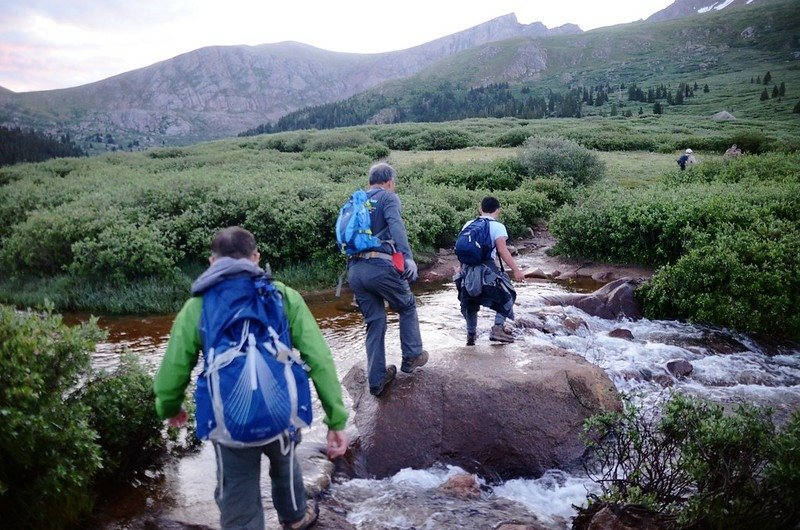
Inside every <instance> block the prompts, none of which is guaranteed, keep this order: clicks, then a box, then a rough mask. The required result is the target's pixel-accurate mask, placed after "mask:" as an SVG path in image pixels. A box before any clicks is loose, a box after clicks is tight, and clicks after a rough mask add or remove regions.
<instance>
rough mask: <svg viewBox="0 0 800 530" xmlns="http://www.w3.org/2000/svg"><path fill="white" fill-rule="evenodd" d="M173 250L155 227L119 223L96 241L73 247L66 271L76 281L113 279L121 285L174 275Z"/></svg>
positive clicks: (91, 240)
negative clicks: (128, 281) (130, 281)
mask: <svg viewBox="0 0 800 530" xmlns="http://www.w3.org/2000/svg"><path fill="white" fill-rule="evenodd" d="M173 249H174V246H173V245H172V244H170V242H169V241H168V239H167V238H166V237H165V234H163V233H162V232H161V231H160V230H159V229H158V228H157V227H156V226H153V225H150V226H136V225H134V224H131V223H126V222H118V223H116V224H114V225H111V226H107V227H106V228H104V229H103V230H102V231H100V232H99V233H98V234H97V235H96V236H94V237H84V238H83V239H81V240H80V241H77V242H75V243H73V245H72V249H71V251H72V256H73V259H72V263H70V264H69V267H68V268H67V270H68V271H69V272H70V274H72V275H73V276H75V277H77V278H96V279H101V278H103V279H110V280H112V281H116V282H119V283H123V282H125V281H127V280H135V279H141V278H147V277H156V278H165V277H169V276H171V275H173V274H175V272H176V270H175V261H176V257H177V256H176V252H175V251H174V250H173Z"/></svg>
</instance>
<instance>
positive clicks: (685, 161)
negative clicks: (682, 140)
mask: <svg viewBox="0 0 800 530" xmlns="http://www.w3.org/2000/svg"><path fill="white" fill-rule="evenodd" d="M696 163H697V159H696V158H695V157H694V152H693V151H692V150H691V149H687V150H686V151H684V152H683V154H682V155H681V156H680V158H678V165H679V166H680V167H681V171H683V170H685V169H686V166H690V165H692V164H696Z"/></svg>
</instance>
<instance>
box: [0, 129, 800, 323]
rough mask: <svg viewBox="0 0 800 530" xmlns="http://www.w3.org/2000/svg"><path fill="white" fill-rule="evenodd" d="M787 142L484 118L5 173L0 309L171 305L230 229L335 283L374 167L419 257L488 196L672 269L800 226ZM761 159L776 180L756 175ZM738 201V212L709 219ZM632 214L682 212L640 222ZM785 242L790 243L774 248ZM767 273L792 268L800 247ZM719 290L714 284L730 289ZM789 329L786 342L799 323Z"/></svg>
mask: <svg viewBox="0 0 800 530" xmlns="http://www.w3.org/2000/svg"><path fill="white" fill-rule="evenodd" d="M799 121H800V120H799ZM762 125H763V124H762ZM556 136H557V137H558V138H560V139H558V138H556V139H555V140H548V139H552V138H553V137H556ZM527 138H531V140H526V139H527ZM531 142H534V144H536V143H537V142H538V144H537V145H538V147H537V146H536V145H534V144H532V143H531ZM734 142H738V143H739V144H740V145H742V146H745V147H747V148H748V150H749V151H750V152H751V153H756V152H759V153H761V152H764V153H767V154H765V155H759V156H756V155H750V156H746V157H743V159H742V160H741V161H736V162H735V163H736V164H741V166H740V167H741V169H742V171H744V172H745V173H746V174H747V175H749V176H748V177H747V178H744V179H743V180H741V181H738V182H730V180H731V177H730V175H729V174H728V173H729V172H730V171H728V170H729V164H725V163H723V162H722V153H723V152H724V150H725V149H726V148H727V147H728V146H729V145H730V144H731V143H734ZM688 146H691V147H692V148H693V149H694V151H695V152H696V154H697V157H698V159H699V160H700V164H699V165H698V166H697V167H695V168H692V170H691V171H687V172H685V174H686V175H700V174H701V173H702V174H703V175H704V177H703V179H704V181H703V182H691V181H686V182H684V181H680V180H676V179H678V177H680V173H681V172H680V171H678V167H677V164H676V162H675V159H676V158H677V156H678V154H679V153H680V152H681V151H682V150H683V149H684V148H685V147H688ZM791 150H792V145H791V143H788V142H787V141H786V140H785V138H784V136H783V135H782V134H773V133H772V131H770V130H768V129H767V128H766V127H763V126H761V127H750V128H747V127H742V124H740V123H738V122H714V121H712V120H710V119H707V118H699V117H694V118H692V119H690V120H687V119H685V118H684V117H675V116H645V117H633V118H620V117H613V118H611V117H606V118H603V117H592V118H587V119H559V120H519V119H513V118H502V119H492V118H487V119H468V120H463V121H458V122H445V123H431V124H410V123H409V124H394V125H375V126H359V127H349V128H342V129H333V130H326V131H313V130H310V131H294V132H286V133H279V134H271V135H261V136H253V137H243V138H236V139H227V140H221V141H216V142H208V143H203V144H197V145H194V146H189V147H168V148H162V149H154V150H150V151H146V152H142V153H121V152H117V153H111V154H108V155H104V156H99V157H93V158H78V159H57V160H51V161H48V162H43V163H38V164H23V165H17V166H11V167H6V168H2V169H0V241H2V249H1V250H0V262H2V271H3V273H2V274H0V301H3V302H5V303H10V304H16V305H23V306H39V305H42V304H43V303H44V301H45V300H50V301H52V302H53V303H54V305H55V307H56V308H58V309H62V310H63V309H82V310H93V311H101V312H111V313H139V312H169V311H174V310H176V309H177V308H178V307H179V306H180V304H181V303H182V301H183V299H184V298H185V293H186V292H187V290H188V286H189V284H190V283H191V280H192V279H193V278H194V277H195V276H196V275H197V274H198V273H199V272H200V271H201V270H202V269H203V267H204V266H205V263H206V259H207V255H208V245H209V241H210V238H211V236H212V235H213V233H214V232H215V231H216V230H217V229H219V228H220V227H223V226H227V225H232V224H237V225H241V226H244V227H245V228H247V229H249V230H251V231H252V232H253V233H254V234H255V235H256V238H257V241H258V242H259V250H260V251H261V254H262V256H264V257H265V260H267V261H268V262H269V265H270V266H271V267H272V269H273V270H274V272H275V275H276V276H277V277H278V278H280V279H283V280H285V281H287V282H288V283H290V284H293V285H296V286H298V287H299V288H301V289H304V290H309V289H324V288H330V287H331V286H333V285H334V284H335V279H336V277H337V276H338V275H339V274H340V273H341V271H342V270H343V269H344V264H345V261H344V258H343V257H342V256H341V254H339V252H338V251H337V249H336V247H335V242H334V236H333V225H334V221H335V219H336V216H337V214H338V209H339V207H340V206H341V204H342V203H343V202H344V200H345V199H346V198H347V196H348V195H349V194H350V193H352V191H354V190H355V189H356V188H358V187H363V186H365V184H366V182H365V181H366V173H367V169H368V168H369V166H370V165H371V164H372V163H374V162H375V161H376V160H378V159H386V160H388V161H389V162H390V163H392V164H393V165H395V166H396V167H397V169H398V171H399V175H400V176H399V185H398V191H399V194H400V197H401V199H402V201H403V207H404V212H405V213H404V215H405V219H406V223H407V226H408V230H409V237H410V240H411V243H412V246H413V248H414V250H415V252H416V253H417V259H418V260H419V261H420V262H425V261H426V260H428V259H429V257H430V256H431V255H432V253H433V252H435V250H436V249H437V248H441V247H447V246H450V245H452V244H453V241H454V238H455V236H456V235H457V233H458V230H459V228H460V226H461V225H462V224H463V222H464V221H465V220H466V219H469V218H470V217H472V216H473V215H474V212H475V208H476V205H477V204H478V202H479V200H480V198H481V197H483V196H484V195H486V194H488V193H493V194H495V195H497V196H498V197H499V198H500V200H501V201H502V202H503V204H504V219H505V221H506V223H507V226H508V228H509V231H510V234H511V236H512V237H519V236H523V235H525V234H526V233H527V229H528V227H530V226H532V225H533V224H534V223H536V222H537V221H539V220H541V219H545V220H550V221H551V224H553V227H554V230H553V231H554V233H555V235H557V236H558V237H560V238H561V242H560V244H559V247H558V248H559V250H560V251H561V252H564V253H565V254H569V255H581V256H583V257H586V258H590V259H601V260H608V261H615V260H622V261H627V262H639V263H644V264H648V265H654V266H659V267H669V266H673V265H675V264H676V263H677V262H678V260H680V259H681V258H682V257H683V256H685V255H686V253H688V252H689V251H690V249H693V248H695V247H694V246H693V245H695V244H697V242H698V241H700V240H701V239H703V238H706V240H704V241H705V244H707V245H712V244H715V240H713V238H714V237H716V235H718V234H722V233H723V232H724V231H725V230H733V229H747V230H751V229H753V227H754V226H755V223H756V221H758V222H759V223H762V222H766V223H769V222H771V220H774V221H775V222H777V223H784V225H785V226H784V225H781V226H783V228H784V229H785V230H788V233H789V234H796V233H797V221H798V218H797V215H795V214H793V213H792V211H793V210H792V208H793V207H795V206H797V208H795V209H794V211H800V203H798V202H797V174H798V171H797V155H792V154H788V153H790V152H791ZM785 152H788V153H785ZM762 159H763V160H769V163H768V164H767V167H769V168H771V169H772V172H771V173H769V172H767V173H764V172H759V171H758V170H757V169H758V167H760V166H761V165H763V164H762V163H761V162H759V160H762ZM578 160H582V162H580V163H579V164H577V166H576V167H567V165H569V164H573V165H575V161H578ZM559 164H561V165H559ZM565 164H566V165H565ZM737 167H739V166H737ZM702 168H707V170H706V169H703V171H701V169H702ZM726 168H728V170H726ZM725 171H728V173H726V172H725ZM754 172H755V175H754V174H753V173H754ZM720 175H722V176H720ZM718 178H721V179H727V181H726V182H724V183H723V182H716V179H718ZM665 183H666V184H665ZM670 186H671V187H670ZM745 188H747V189H750V190H755V191H753V192H752V193H743V191H744V190H745ZM756 188H757V190H756ZM624 190H629V191H628V192H625V191H624ZM743 198H747V199H748V200H745V201H744V202H745V203H746V204H744V203H742V201H743ZM665 205H666V206H665ZM732 207H735V208H736V209H737V210H736V211H741V212H743V213H741V215H740V216H739V217H736V218H731V216H726V215H722V214H721V213H720V212H728V211H730V209H731V208H732ZM643 208H649V209H650V210H651V211H652V212H658V211H661V210H663V209H664V208H667V210H668V211H669V212H677V211H680V212H683V213H684V215H683V217H681V216H676V215H673V216H668V215H664V216H662V217H659V216H658V215H655V217H654V215H653V214H650V215H649V217H648V215H646V213H641V212H642V209H643ZM634 211H635V212H639V213H637V214H635V215H634V214H633V213H630V212H634ZM615 212H616V213H615ZM620 212H622V213H620ZM624 212H629V213H628V214H626V213H624ZM687 212H688V213H687ZM642 216H644V217H642ZM773 218H774V219H773ZM669 223H671V224H670V225H669V226H665V224H669ZM762 224H763V223H762ZM643 227H644V228H643ZM726 227H727V228H726ZM785 230H784V231H785ZM648 231H649V232H648ZM762 232H763V231H762ZM767 232H768V231H767ZM588 233H591V234H593V235H592V238H590V239H591V241H587V237H586V234H588ZM712 236H713V237H712ZM753 237H756V238H759V237H763V234H762V235H758V234H755V235H753ZM631 238H633V239H631ZM709 238H710V239H709ZM793 244H794V243H793V240H791V238H788V239H787V238H784V239H783V240H782V242H781V243H780V244H779V247H780V249H779V250H780V251H781V252H786V251H789V250H791V249H793V248H794V247H793V246H792V245H793ZM787 245H788V246H787ZM734 246H735V245H734ZM784 247H785V248H784ZM595 249H600V250H602V252H601V251H600V250H595ZM728 251H731V250H730V249H729V250H728ZM770 252H776V251H775V249H772V250H770ZM779 254H780V252H779ZM762 265H763V264H762ZM742 266H743V267H745V268H747V267H748V266H749V265H747V264H743V265H742ZM778 266H779V267H783V268H784V269H786V270H785V271H784V272H788V271H789V270H794V269H796V267H797V260H796V257H795V258H794V259H791V258H788V261H787V260H786V259H784V260H783V261H780V263H779V264H778ZM672 270H673V271H674V269H672ZM773 272H775V271H771V273H773ZM778 276H780V278H779V280H777V279H776V280H775V281H784V280H786V281H789V285H790V286H791V288H790V290H789V295H788V296H789V298H788V299H783V300H782V303H789V302H791V301H792V300H795V299H796V298H797V296H798V295H797V292H796V291H797V289H796V287H795V284H796V280H794V283H792V280H788V279H787V278H785V277H784V276H783V275H781V274H778ZM770 277H772V276H770ZM673 281H677V282H680V281H681V280H680V279H674V280H673ZM731 281H735V278H729V279H728V282H729V283H730V282H731ZM712 283H713V282H712ZM654 285H660V284H658V283H657V282H654ZM720 285H722V287H720V286H717V287H715V288H719V289H722V288H724V286H725V285H727V284H726V283H725V282H724V281H723V282H722V283H721V284H720ZM785 286H786V285H784V287H785ZM698 288H699V289H703V287H698ZM784 291H785V289H784ZM649 293H650V297H651V298H650V299H651V300H655V299H656V295H655V294H653V291H650V292H649ZM706 294H707V293H706ZM751 295H752V296H755V294H754V293H751V294H749V295H748V296H751ZM659 296H661V298H663V297H664V296H666V295H664V294H663V293H661V294H660V295H659ZM792 297H794V298H792ZM762 298H763V296H762ZM773 302H775V301H774V300H773V301H771V302H770V303H773ZM714 303H723V302H722V301H717V302H714ZM655 305H656V304H655V303H654V306H655ZM689 305H691V304H689ZM658 307H659V308H660V309H659V311H658V312H657V313H654V314H658V315H660V316H670V314H671V313H674V314H675V316H679V317H682V318H694V317H695V316H696V315H695V314H694V313H693V309H691V307H688V306H687V307H681V308H680V310H678V308H675V307H671V306H669V304H667V303H665V302H663V300H662V302H660V303H659V304H658ZM774 312H775V309H774V308H773V309H771V310H770V311H768V312H767V313H768V314H769V315H772V314H773V313H774ZM718 313H724V312H718ZM702 314H703V315H705V314H707V312H706V313H702ZM715 315H716V313H715ZM703 318H704V319H706V320H710V321H715V322H717V323H721V324H730V325H734V326H738V327H740V328H743V329H746V330H752V331H766V328H768V327H769V324H768V323H769V320H770V318H771V317H770V318H768V317H764V318H761V317H759V319H757V320H758V321H759V322H761V324H758V325H754V324H752V323H747V324H743V323H739V322H738V321H737V322H727V321H725V319H721V318H719V316H718V315H717V316H713V317H703ZM786 325H787V326H788V329H789V330H790V331H789V332H788V335H790V336H793V335H794V336H796V333H797V331H796V330H797V329H798V328H797V323H790V324H786Z"/></svg>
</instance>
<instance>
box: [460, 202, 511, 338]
mask: <svg viewBox="0 0 800 530" xmlns="http://www.w3.org/2000/svg"><path fill="white" fill-rule="evenodd" d="M479 213H480V215H479V216H478V217H477V218H476V219H474V220H472V221H468V222H467V223H466V224H465V225H464V227H463V228H462V229H461V232H460V233H459V235H458V238H456V245H455V251H456V257H458V261H459V262H460V263H461V270H460V272H459V273H458V274H457V275H456V277H455V278H454V279H455V282H456V289H457V291H458V299H459V301H460V302H461V314H462V315H464V319H465V320H466V321H467V346H474V345H475V339H476V337H477V333H478V311H479V310H480V307H481V306H482V305H483V306H487V307H490V308H491V309H493V310H494V311H495V312H496V314H495V318H494V326H492V329H491V331H490V332H489V340H491V341H496V342H503V343H511V342H514V336H513V335H512V334H511V333H509V332H507V331H506V329H505V322H506V319H507V318H510V319H512V320H513V318H514V302H515V300H516V298H517V292H516V290H515V289H514V286H513V284H512V283H511V280H510V278H509V277H508V274H506V272H505V271H504V270H503V269H502V262H505V263H506V265H508V266H509V267H510V268H511V271H512V273H513V274H514V279H515V280H517V281H519V282H521V281H525V275H524V274H523V273H522V271H521V270H520V268H519V267H518V266H517V263H516V262H515V261H514V258H513V257H512V256H511V252H510V251H509V250H508V246H507V244H506V241H507V240H508V231H507V230H506V227H505V225H504V224H503V223H501V222H500V221H498V218H499V217H500V201H499V200H497V198H495V197H492V196H488V197H484V198H483V200H482V201H481V206H480V212H479ZM498 256H499V257H500V259H501V260H502V261H501V262H500V267H498V266H497V262H496V260H497V258H498Z"/></svg>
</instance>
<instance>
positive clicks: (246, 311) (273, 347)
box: [153, 227, 348, 530]
mask: <svg viewBox="0 0 800 530" xmlns="http://www.w3.org/2000/svg"><path fill="white" fill-rule="evenodd" d="M260 258H261V256H260V254H259V252H258V251H257V250H256V241H255V238H254V237H253V234H251V233H250V232H248V231H247V230H244V229H242V228H239V227H228V228H225V229H222V230H220V231H219V232H218V233H217V234H216V235H215V236H214V239H213V241H212V243H211V257H210V259H209V262H210V266H209V267H208V269H206V271H205V272H203V274H201V275H200V277H199V278H197V280H196V281H195V282H194V283H193V284H192V297H191V298H190V299H189V300H188V301H187V302H186V303H185V304H184V306H183V308H182V309H181V310H180V312H179V313H178V315H177V317H176V318H175V322H174V323H173V326H172V331H171V333H170V338H169V342H168V344H167V351H166V353H165V354H164V358H163V360H162V362H161V366H160V368H159V370H158V372H157V374H156V376H155V381H154V385H153V389H154V392H155V405H156V412H157V413H158V416H159V417H160V418H162V419H168V420H169V424H170V425H171V426H176V427H180V426H182V425H183V424H185V423H186V420H187V413H186V411H185V410H184V408H183V407H182V403H183V399H184V394H185V391H186V387H187V386H188V385H189V380H190V377H191V372H192V369H193V368H194V366H195V365H196V364H197V361H198V359H199V357H200V352H202V356H203V371H202V373H201V374H200V376H199V378H198V381H197V385H196V389H195V403H196V412H195V415H196V421H197V436H198V437H199V438H201V439H204V440H206V439H207V440H211V442H212V443H213V444H214V449H215V453H216V461H217V487H216V490H215V494H214V497H215V500H216V502H217V505H218V506H219V510H220V525H221V527H222V528H223V530H225V529H248V530H261V529H263V528H264V510H263V507H262V505H261V488H260V470H261V455H262V454H264V455H266V456H267V458H269V461H270V468H269V474H270V478H271V482H272V502H273V505H274V507H275V510H276V512H277V513H278V519H279V521H280V522H281V524H282V525H283V528H288V529H292V530H298V529H304V528H309V527H310V526H312V525H313V524H314V523H315V522H316V519H317V515H318V513H319V508H318V506H317V503H316V501H313V502H309V501H308V500H307V497H306V491H305V488H304V486H303V476H302V473H301V470H300V465H299V463H298V461H297V458H296V457H295V453H294V448H295V445H296V444H298V443H299V442H300V429H301V428H302V427H309V426H310V425H311V419H312V417H311V415H312V405H311V391H310V387H309V378H310V379H311V380H312V381H313V382H314V386H315V388H316V390H317V395H318V396H319V400H320V402H321V403H322V408H323V410H324V411H325V416H326V417H325V420H324V421H325V423H326V424H327V425H328V433H327V454H328V457H329V458H336V457H338V456H342V455H343V454H344V453H345V451H346V449H347V436H346V435H345V433H344V428H345V424H346V422H347V416H348V414H347V410H346V409H345V407H344V402H343V401H342V389H341V386H340V384H339V379H338V376H337V374H336V367H335V366H334V362H333V357H332V354H331V351H330V348H329V347H328V345H327V343H326V342H325V339H324V338H323V336H322V333H321V332H320V329H319V327H318V326H317V323H316V321H315V320H314V317H313V316H312V314H311V312H310V311H309V309H308V307H307V306H306V304H305V301H304V300H303V298H302V297H301V296H300V294H298V293H297V291H295V290H294V289H291V288H289V287H287V286H286V285H284V284H282V283H281V282H277V281H273V280H272V279H271V278H270V275H269V274H268V273H267V272H265V271H264V270H263V269H261V268H260V267H259V261H260ZM295 349H296V350H297V351H295ZM297 352H299V354H298V353H297Z"/></svg>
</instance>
